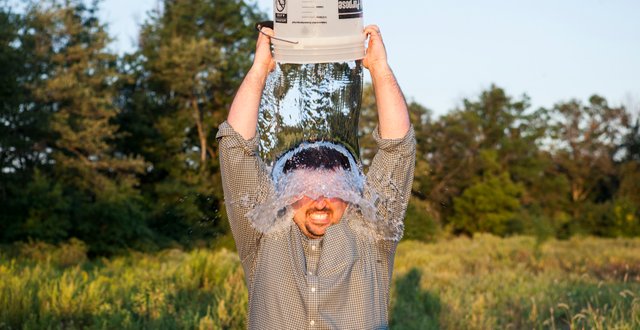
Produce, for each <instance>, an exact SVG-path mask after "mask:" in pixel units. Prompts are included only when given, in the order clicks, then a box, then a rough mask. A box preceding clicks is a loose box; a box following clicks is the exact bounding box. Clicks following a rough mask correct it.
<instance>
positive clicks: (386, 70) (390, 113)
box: [362, 25, 411, 139]
mask: <svg viewBox="0 0 640 330" xmlns="http://www.w3.org/2000/svg"><path fill="white" fill-rule="evenodd" d="M364 32H365V34H367V36H369V45H368V47H367V54H366V56H365V58H364V60H363V61H362V64H363V65H364V67H365V68H367V69H369V72H370V73H371V80H372V81H373V90H374V92H375V96H376V105H377V107H378V129H379V132H380V137H381V138H383V139H398V138H401V137H404V136H405V135H406V134H407V132H408V131H409V127H410V126H411V124H410V122H409V112H408V110H407V102H406V101H405V98H404V95H403V94H402V91H401V90H400V86H399V85H398V82H397V81H396V77H395V76H394V75H393V71H391V68H390V67H389V63H388V62H387V51H386V49H385V46H384V42H383V41H382V35H381V34H380V28H378V26H376V25H369V26H367V27H366V28H365V29H364Z"/></svg>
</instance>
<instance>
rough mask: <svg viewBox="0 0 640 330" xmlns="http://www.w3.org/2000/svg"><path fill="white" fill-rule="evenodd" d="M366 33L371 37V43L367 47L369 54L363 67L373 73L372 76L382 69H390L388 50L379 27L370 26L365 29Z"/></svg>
mask: <svg viewBox="0 0 640 330" xmlns="http://www.w3.org/2000/svg"><path fill="white" fill-rule="evenodd" d="M364 33H365V34H366V35H367V37H369V43H368V45H367V54H366V55H365V57H364V59H363V60H362V65H364V67H365V68H367V69H368V70H369V71H371V74H372V75H373V74H375V72H376V71H379V70H381V69H384V70H386V69H389V64H388V63H387V50H386V48H385V47H384V42H383V41H382V34H380V28H379V27H378V26H377V25H369V26H367V27H365V28H364Z"/></svg>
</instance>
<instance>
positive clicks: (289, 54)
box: [272, 0, 365, 64]
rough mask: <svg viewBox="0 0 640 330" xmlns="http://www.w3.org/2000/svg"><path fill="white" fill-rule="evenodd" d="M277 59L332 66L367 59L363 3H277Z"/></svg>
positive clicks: (324, 0) (280, 0)
mask: <svg viewBox="0 0 640 330" xmlns="http://www.w3.org/2000/svg"><path fill="white" fill-rule="evenodd" d="M273 12H274V30H275V31H274V32H275V36H276V37H277V38H278V39H283V40H287V41H290V42H286V41H282V40H276V39H273V40H272V42H273V45H274V58H275V60H276V61H277V62H280V63H297V64H306V63H331V62H347V61H353V60H359V59H362V58H364V55H365V49H364V40H365V35H364V32H363V29H364V25H363V21H362V0H274V1H273Z"/></svg>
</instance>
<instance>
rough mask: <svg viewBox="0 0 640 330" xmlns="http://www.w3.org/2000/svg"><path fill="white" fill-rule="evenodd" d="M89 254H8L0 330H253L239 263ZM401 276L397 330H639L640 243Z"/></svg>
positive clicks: (0, 257) (485, 249)
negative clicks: (53, 327)
mask: <svg viewBox="0 0 640 330" xmlns="http://www.w3.org/2000/svg"><path fill="white" fill-rule="evenodd" d="M86 253H87V248H86V246H85V245H84V244H82V243H81V242H79V241H76V240H72V241H70V242H67V243H62V244H60V245H59V246H57V247H56V246H52V245H48V244H43V243H27V244H20V245H18V246H16V248H15V249H13V251H10V250H7V249H3V250H0V292H2V295H0V328H27V329H34V328H35V329H39V328H48V327H50V326H51V325H52V324H56V325H59V326H60V327H63V328H83V329H94V328H100V329H102V328H119V329H143V328H144V329H148V328H159V329H167V328H200V329H241V328H244V327H246V323H245V315H246V308H247V291H246V288H245V284H244V276H243V271H242V267H241V266H240V261H239V260H238V257H237V255H236V254H235V253H232V252H229V251H227V250H225V249H221V250H217V251H210V250H203V249H195V250H192V251H190V252H183V251H180V250H176V249H172V250H164V251H161V252H159V253H155V254H142V253H137V252H132V253H131V254H130V255H127V256H119V257H114V258H111V259H107V258H99V259H95V260H92V261H90V260H88V259H87V258H86ZM395 268H396V270H395V274H394V278H393V286H392V296H391V299H392V301H391V306H390V312H391V313H390V315H391V320H390V323H391V327H392V329H504V328H515V329H554V328H555V329H564V328H577V329H583V328H585V329H610V328H616V329H636V328H638V327H640V318H639V317H640V241H638V240H637V239H615V240H614V239H599V238H573V239H571V240H568V241H557V240H549V241H547V242H544V243H542V244H537V243H536V241H535V239H533V238H530V237H512V238H508V239H500V238H497V237H495V236H490V235H486V234H479V235H476V236H475V237H474V239H468V238H464V237H462V238H456V239H453V240H449V241H440V242H437V243H435V244H424V243H419V242H416V241H404V242H402V243H400V245H399V247H398V253H397V257H396V262H395Z"/></svg>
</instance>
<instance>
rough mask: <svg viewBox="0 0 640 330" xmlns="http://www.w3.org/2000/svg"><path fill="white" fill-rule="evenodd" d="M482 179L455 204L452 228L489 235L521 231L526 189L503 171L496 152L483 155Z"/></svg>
mask: <svg viewBox="0 0 640 330" xmlns="http://www.w3.org/2000/svg"><path fill="white" fill-rule="evenodd" d="M480 157H481V164H482V170H483V174H482V177H481V179H480V180H479V181H478V182H476V183H474V184H473V185H471V186H470V187H469V188H467V189H465V191H464V192H463V193H462V195H461V196H460V197H456V198H454V200H453V203H454V205H453V207H454V213H453V215H452V217H451V220H450V224H451V226H452V229H453V231H454V232H460V233H466V234H473V233H475V232H487V233H493V234H496V235H501V236H504V235H507V234H511V233H514V232H518V231H519V230H520V228H518V227H519V224H518V219H516V216H517V215H518V213H519V211H520V207H521V205H520V197H521V195H522V193H523V187H522V186H521V185H519V184H516V183H514V182H513V181H512V180H511V178H510V175H509V173H508V172H504V171H502V170H501V169H500V165H499V164H498V162H497V152H496V151H483V152H482V153H481V155H480Z"/></svg>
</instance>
